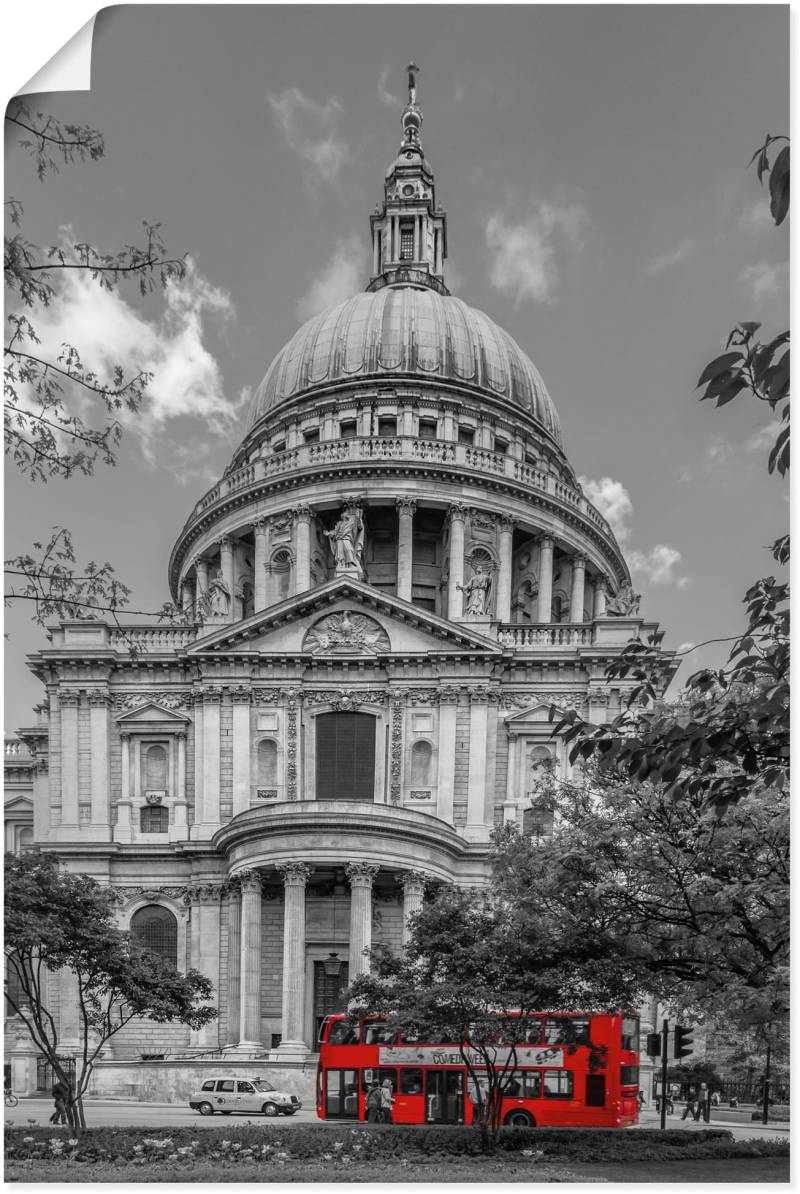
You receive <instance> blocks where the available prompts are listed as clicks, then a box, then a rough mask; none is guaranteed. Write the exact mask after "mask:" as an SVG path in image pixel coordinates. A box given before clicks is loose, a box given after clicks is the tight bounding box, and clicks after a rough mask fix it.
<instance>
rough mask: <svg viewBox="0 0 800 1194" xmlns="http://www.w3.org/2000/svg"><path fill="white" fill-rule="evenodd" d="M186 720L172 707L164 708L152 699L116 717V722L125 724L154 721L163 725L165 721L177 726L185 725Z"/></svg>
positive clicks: (143, 723)
mask: <svg viewBox="0 0 800 1194" xmlns="http://www.w3.org/2000/svg"><path fill="white" fill-rule="evenodd" d="M188 721H189V719H188V717H183V716H182V715H181V714H180V713H176V712H175V711H174V710H173V709H166V708H165V707H164V706H163V705H158V704H156V703H155V702H154V701H146V702H145V703H144V704H142V705H139V707H138V708H136V709H131V710H130V712H128V713H122V714H120V716H119V717H118V718H117V723H118V724H119V725H125V726H148V725H153V724H154V723H158V725H160V726H163V725H164V723H165V722H166V723H170V722H171V723H173V724H174V725H175V726H176V727H177V726H185V725H187V724H188Z"/></svg>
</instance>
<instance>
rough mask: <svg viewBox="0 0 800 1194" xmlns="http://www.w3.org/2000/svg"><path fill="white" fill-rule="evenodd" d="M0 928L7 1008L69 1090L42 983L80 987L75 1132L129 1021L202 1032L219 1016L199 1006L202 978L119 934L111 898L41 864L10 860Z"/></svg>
mask: <svg viewBox="0 0 800 1194" xmlns="http://www.w3.org/2000/svg"><path fill="white" fill-rule="evenodd" d="M4 925H5V943H4V947H5V956H6V971H7V974H6V979H5V990H6V999H7V1001H8V1003H9V1005H10V1006H11V1008H12V1009H13V1011H14V1014H15V1015H17V1016H18V1017H19V1019H20V1020H21V1022H22V1023H23V1024H24V1026H25V1028H26V1029H27V1031H28V1034H29V1036H30V1038H31V1040H32V1041H33V1043H34V1045H35V1046H36V1048H37V1049H39V1050H40V1051H41V1052H42V1053H43V1054H44V1056H45V1057H46V1059H47V1061H48V1062H49V1064H50V1065H51V1066H52V1068H53V1073H54V1074H55V1075H56V1077H57V1078H58V1079H59V1080H60V1081H61V1082H64V1083H66V1085H67V1086H72V1084H71V1083H70V1080H69V1078H68V1076H67V1074H66V1072H65V1069H64V1066H63V1063H62V1058H61V1056H60V1053H59V1031H58V1028H57V1026H56V1021H55V1018H54V1016H53V1013H52V1011H51V1010H50V997H49V993H48V987H49V982H48V978H49V975H50V974H51V973H55V972H57V971H60V970H62V969H64V968H66V969H68V970H71V971H72V972H73V974H74V975H75V978H76V979H77V1001H78V1030H79V1033H78V1035H79V1041H80V1046H79V1054H78V1059H77V1060H78V1064H77V1066H76V1073H75V1079H74V1086H72V1093H71V1096H70V1100H69V1103H68V1107H67V1113H68V1118H69V1124H70V1127H71V1128H72V1130H73V1132H80V1131H82V1130H83V1129H84V1128H85V1126H86V1121H85V1116H84V1109H83V1096H84V1094H85V1092H86V1089H87V1087H88V1085H89V1079H90V1078H91V1075H92V1070H93V1069H94V1065H95V1062H96V1061H97V1059H98V1057H99V1055H100V1053H101V1051H102V1049H103V1048H104V1046H105V1045H106V1043H107V1042H108V1041H109V1040H110V1039H111V1038H112V1037H113V1036H114V1035H115V1034H116V1033H117V1032H119V1031H120V1029H121V1028H124V1027H125V1025H126V1024H128V1023H129V1022H130V1021H131V1020H132V1019H133V1018H134V1017H135V1016H146V1017H148V1019H150V1020H155V1021H156V1022H157V1023H160V1024H163V1023H169V1022H173V1021H177V1022H178V1023H181V1024H188V1025H189V1026H190V1027H191V1028H201V1027H202V1026H203V1025H204V1024H208V1023H209V1022H210V1021H211V1020H213V1019H214V1018H215V1017H216V1015H217V1011H216V1009H215V1008H213V1007H209V1006H208V1005H203V1003H202V1002H201V1001H203V1000H207V999H208V998H209V997H210V996H211V994H212V986H211V983H210V981H209V980H208V979H207V978H205V977H204V976H203V975H202V974H200V973H199V972H198V971H196V970H189V971H187V973H186V974H181V973H180V972H179V971H178V970H176V969H175V967H174V966H173V965H172V964H171V963H170V962H168V961H167V960H166V959H165V958H163V957H161V956H159V955H158V954H155V953H152V952H151V951H150V950H148V949H147V948H146V947H145V946H144V945H143V944H142V943H141V942H140V941H139V940H138V939H137V938H135V937H133V936H132V935H131V934H130V933H128V932H124V931H123V930H121V929H119V928H117V926H116V924H115V921H114V913H113V904H112V896H111V893H110V892H109V891H108V890H104V889H103V888H101V887H100V886H99V885H98V884H97V883H96V882H95V881H94V880H93V879H91V878H89V877H88V876H87V875H79V874H71V873H70V872H68V871H65V870H62V869H59V867H58V865H57V863H55V862H54V861H52V860H51V859H49V858H46V857H45V856H43V855H39V854H35V853H28V854H24V855H22V856H20V857H17V856H15V855H13V854H7V855H6V858H5V920H4ZM9 975H11V976H13V979H14V980H15V981H13V982H9Z"/></svg>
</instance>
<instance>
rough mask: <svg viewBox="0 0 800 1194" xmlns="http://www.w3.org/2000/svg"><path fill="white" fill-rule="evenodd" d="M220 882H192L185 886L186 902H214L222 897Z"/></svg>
mask: <svg viewBox="0 0 800 1194" xmlns="http://www.w3.org/2000/svg"><path fill="white" fill-rule="evenodd" d="M222 893H223V884H222V883H194V884H190V885H189V886H188V887H187V888H186V896H185V897H184V899H185V901H186V903H189V902H191V903H193V904H216V903H218V902H219V900H220V899H221V898H222Z"/></svg>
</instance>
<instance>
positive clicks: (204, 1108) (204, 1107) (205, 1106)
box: [197, 1103, 214, 1115]
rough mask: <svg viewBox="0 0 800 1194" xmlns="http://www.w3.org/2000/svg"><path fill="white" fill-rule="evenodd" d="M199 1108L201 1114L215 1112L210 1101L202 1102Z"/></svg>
mask: <svg viewBox="0 0 800 1194" xmlns="http://www.w3.org/2000/svg"><path fill="white" fill-rule="evenodd" d="M197 1110H198V1111H199V1112H200V1114H201V1115H213V1114H214V1108H213V1107H212V1106H211V1104H210V1103H201V1104H200V1106H199V1107H198V1108H197Z"/></svg>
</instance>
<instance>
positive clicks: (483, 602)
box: [456, 564, 492, 618]
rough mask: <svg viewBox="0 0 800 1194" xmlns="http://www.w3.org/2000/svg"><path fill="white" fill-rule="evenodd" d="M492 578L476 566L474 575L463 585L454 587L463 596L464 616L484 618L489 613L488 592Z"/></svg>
mask: <svg viewBox="0 0 800 1194" xmlns="http://www.w3.org/2000/svg"><path fill="white" fill-rule="evenodd" d="M491 586H492V578H491V576H490V575H489V573H488V572H484V570H483V568H482V567H481V566H480V564H478V565H477V566H476V568H475V571H474V573H473V574H472V576H471V577H470V579H469V580H468V581H467V583H466V584H465V585H456V588H457V589H460V590H461V592H462V593H463V594H464V603H465V609H464V613H465V614H471V615H472V616H473V617H476V618H484V617H486V615H487V614H488V612H489V590H490V589H491Z"/></svg>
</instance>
